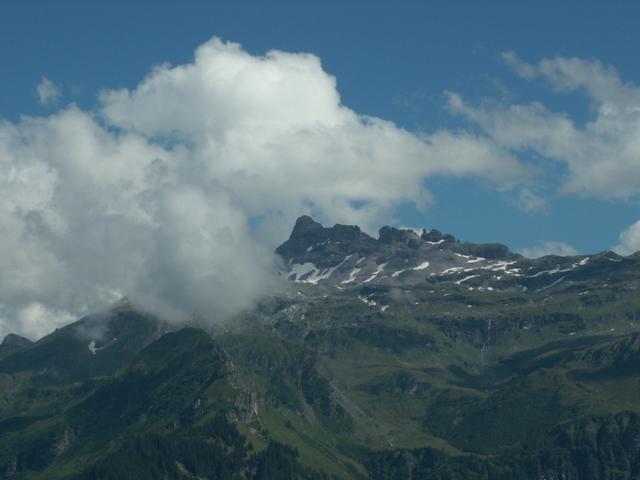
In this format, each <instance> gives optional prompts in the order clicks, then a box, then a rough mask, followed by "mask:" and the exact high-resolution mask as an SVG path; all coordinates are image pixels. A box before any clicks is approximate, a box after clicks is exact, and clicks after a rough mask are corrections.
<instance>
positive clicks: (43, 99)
mask: <svg viewBox="0 0 640 480" xmlns="http://www.w3.org/2000/svg"><path fill="white" fill-rule="evenodd" d="M36 93H37V94H38V100H39V101H40V104H41V105H52V104H54V103H56V101H57V100H58V99H59V98H60V95H62V88H61V87H60V86H58V85H56V84H55V83H53V82H52V81H51V80H49V79H48V78H47V77H45V76H43V77H42V79H41V80H40V83H39V84H38V86H37V87H36Z"/></svg>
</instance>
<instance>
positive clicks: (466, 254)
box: [276, 216, 631, 291]
mask: <svg viewBox="0 0 640 480" xmlns="http://www.w3.org/2000/svg"><path fill="white" fill-rule="evenodd" d="M276 252H277V253H278V254H279V255H280V256H281V257H282V258H283V260H284V261H285V266H284V269H283V272H282V274H283V276H285V277H286V278H287V279H289V280H291V281H293V282H295V283H299V284H309V285H313V286H318V287H323V288H329V289H337V290H348V289H354V288H355V289H360V288H363V287H370V286H374V285H380V286H383V285H384V286H387V287H400V286H403V287H404V286H412V285H418V284H424V283H425V282H427V283H429V284H431V285H435V284H441V283H442V284H451V285H455V286H456V288H458V287H459V288H462V289H466V290H479V291H493V290H523V291H526V290H529V289H544V288H547V287H548V286H550V285H559V284H560V283H562V282H570V281H574V280H575V281H578V280H579V279H580V278H582V277H583V276H584V275H585V274H586V273H585V272H587V271H591V270H593V269H594V268H597V269H599V271H600V270H601V271H602V272H610V271H611V270H612V269H618V268H626V265H627V263H629V262H627V261H624V260H623V258H622V257H618V256H617V255H615V254H613V253H611V252H604V253H601V254H598V255H593V256H575V257H554V256H549V257H543V258H540V259H528V258H524V257H522V256H521V255H518V254H516V253H513V252H511V251H510V250H509V248H508V247H507V246H506V245H503V244H500V243H472V242H461V241H459V240H457V239H456V238H455V237H454V236H453V235H450V234H447V233H443V232H440V231H439V230H436V229H432V230H426V229H425V230H423V231H422V233H421V234H418V233H416V232H415V231H414V230H410V229H399V228H395V227H391V226H385V227H382V228H381V229H380V231H379V236H378V238H377V239H376V238H373V237H371V236H369V235H367V234H366V233H364V232H362V231H361V230H360V228H359V227H357V226H355V225H334V226H333V227H324V226H323V225H321V224H320V223H318V222H316V221H315V220H313V219H312V218H311V217H309V216H304V217H300V218H299V219H298V220H297V221H296V224H295V226H294V229H293V231H292V233H291V236H290V237H289V239H288V240H287V241H286V242H285V243H283V244H282V245H281V246H280V247H278V249H277V250H276ZM629 259H631V257H629Z"/></svg>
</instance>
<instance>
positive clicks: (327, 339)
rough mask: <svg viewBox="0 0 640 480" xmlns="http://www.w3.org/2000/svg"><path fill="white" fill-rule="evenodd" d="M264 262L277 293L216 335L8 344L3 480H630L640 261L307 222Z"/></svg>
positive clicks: (96, 331)
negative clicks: (273, 271)
mask: <svg viewBox="0 0 640 480" xmlns="http://www.w3.org/2000/svg"><path fill="white" fill-rule="evenodd" d="M277 253H278V254H279V255H280V256H281V257H282V259H283V271H282V275H283V277H284V278H286V279H288V280H289V282H288V285H289V287H290V288H288V289H285V290H284V291H282V292H281V293H279V294H274V295H272V296H270V297H268V298H264V299H263V300H262V301H261V302H260V303H259V304H258V305H257V306H256V307H255V308H253V309H252V310H250V311H246V312H243V313H242V314H241V315H239V316H237V317H236V318H234V319H232V320H230V321H229V322H227V323H225V324H224V325H218V326H216V328H215V329H210V328H206V327H205V329H204V330H203V329H202V325H200V326H199V325H191V326H186V327H185V326H177V325H171V324H167V323H164V322H163V321H162V320H161V319H158V318H154V317H153V316H150V315H149V314H147V313H145V312H142V311H139V310H137V309H136V308H135V307H134V306H133V305H132V304H130V303H126V302H125V303H122V304H120V305H117V306H114V307H113V308H111V309H109V310H106V311H104V312H100V313H99V314H95V315H90V316H89V317H85V318H83V319H81V320H79V321H78V322H75V323H73V324H71V325H68V326H67V327H65V328H62V329H59V330H57V331H56V332H53V333H52V334H51V335H48V336H46V337H44V338H42V339H40V340H38V341H37V342H33V343H32V342H30V341H28V340H27V339H23V338H20V337H17V336H13V335H12V336H9V337H7V339H5V340H4V341H3V343H2V345H0V478H12V479H26V478H47V479H60V478H70V479H98V478H100V479H123V478H132V479H133V478H135V479H143V478H149V479H151V478H170V479H174V478H175V479H195V478H202V479H204V478H210V479H214V478H215V479H217V478H237V479H257V478H260V479H262V478H264V479H279V478H282V479H290V478H296V479H297V478H302V479H307V478H308V479H316V478H345V479H364V478H372V479H385V480H386V479H439V480H442V479H532V480H533V479H540V478H546V479H553V480H555V479H558V480H560V479H571V480H573V479H575V480H578V479H593V480H601V479H638V478H640V329H639V327H640V324H639V320H640V296H639V295H638V289H639V287H640V256H639V255H637V254H636V255H632V256H629V257H620V256H617V255H615V254H613V253H612V252H602V253H599V254H594V255H582V256H575V257H557V256H548V257H543V258H540V259H528V258H524V257H522V256H520V255H517V254H515V253H512V252H510V251H509V249H508V248H507V247H506V246H504V245H500V244H473V243H469V242H460V241H458V240H457V239H455V238H454V237H453V236H451V235H448V234H443V233H441V232H438V231H436V230H430V231H426V230H425V231H422V232H421V233H420V234H418V233H416V232H414V231H410V230H399V229H395V228H391V227H384V228H382V229H381V230H380V233H379V235H378V238H373V237H371V236H369V235H367V234H366V233H364V232H362V231H361V230H360V229H359V228H358V227H356V226H345V225H335V226H333V227H329V228H327V227H323V226H322V225H321V224H319V223H317V222H315V221H314V220H313V219H312V218H310V217H301V218H300V219H298V221H297V222H296V224H295V226H294V228H293V231H292V233H291V236H290V238H289V239H288V240H287V241H286V242H285V243H283V244H282V245H281V246H280V247H278V249H277ZM198 327H200V328H198Z"/></svg>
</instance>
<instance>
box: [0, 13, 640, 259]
mask: <svg viewBox="0 0 640 480" xmlns="http://www.w3.org/2000/svg"><path fill="white" fill-rule="evenodd" d="M397 3H398V2H393V3H392V2H370V1H367V2H313V3H312V2H271V3H270V4H269V5H267V4H266V3H258V2H226V4H222V2H161V1H156V2H135V3H134V2H85V1H82V2H80V1H78V2H72V1H66V2H44V1H42V2H3V4H2V6H0V58H2V64H3V69H2V70H3V74H2V89H0V116H1V117H3V118H5V119H7V120H8V121H10V122H17V121H18V119H19V117H20V115H22V114H26V115H31V116H47V115H51V114H54V113H55V112H56V111H57V110H58V109H60V108H64V107H65V106H66V105H68V104H69V103H72V102H73V103H76V104H77V105H78V106H79V107H81V108H82V109H84V110H88V111H91V110H93V109H97V108H99V101H98V92H99V91H101V90H102V89H117V88H128V89H133V88H135V86H136V85H137V84H138V83H139V82H140V81H141V80H142V79H143V78H144V77H145V75H147V74H148V73H149V71H150V68H151V67H152V66H153V65H156V64H160V63H163V62H169V63H170V64H173V65H179V64H184V63H187V62H191V61H192V59H193V52H194V49H195V48H196V47H197V46H198V45H200V44H202V43H203V42H206V41H207V40H209V39H210V38H211V37H214V36H216V37H219V38H221V39H222V40H225V41H233V42H238V43H240V44H241V45H242V46H243V48H244V49H245V50H246V51H247V52H249V53H251V54H255V55H262V54H264V53H265V52H266V51H268V50H271V49H279V50H283V51H285V52H309V53H312V54H314V55H316V56H317V57H319V58H320V60H321V61H322V67H323V69H324V70H325V71H326V72H327V73H329V74H331V75H333V76H335V77H336V79H337V90H338V91H339V93H340V96H341V101H342V104H344V105H345V106H347V107H349V108H350V109H352V110H353V111H355V112H357V113H358V114H360V115H371V116H375V117H379V118H381V119H384V120H388V121H392V122H394V123H395V124H397V125H398V126H399V127H402V128H404V129H407V130H408V131H410V132H413V133H417V134H421V133H426V134H429V133H432V132H434V131H438V130H440V129H447V130H450V131H460V130H464V131H471V132H477V133H478V134H479V135H484V134H486V132H483V130H482V129H481V128H479V127H478V125H477V124H475V123H474V122H471V121H469V119H468V118H465V116H464V115H462V116H461V115H453V114H452V113H451V111H450V109H449V108H448V105H447V98H446V96H445V94H444V92H445V91H453V92H456V93H457V94H459V95H461V97H462V98H463V99H464V101H465V102H467V103H468V104H469V105H472V106H474V107H477V106H478V105H481V104H482V102H483V101H485V100H486V99H487V98H490V99H493V100H494V101H498V102H502V103H504V104H507V105H511V104H525V105H526V104H529V103H530V102H533V101H537V102H541V104H543V105H544V106H545V108H546V109H548V110H549V111H552V112H555V113H558V114H564V115H566V116H567V117H568V118H570V119H571V120H572V122H574V124H575V125H576V126H583V125H585V124H586V123H587V122H589V121H591V120H593V119H594V116H595V113H594V106H593V103H592V102H590V100H589V98H588V96H587V95H586V94H585V92H584V91H582V90H580V89H577V90H576V91H571V92H568V93H567V92H558V91H557V90H554V88H550V87H549V84H548V82H546V81H545V80H544V79H543V78H535V79H533V80H531V79H527V78H523V77H522V76H519V75H517V74H516V72H514V68H511V67H509V65H507V64H506V63H505V61H504V58H503V56H502V54H503V53H504V52H510V51H513V52H515V53H516V54H517V56H518V58H519V59H520V60H521V61H522V62H527V63H529V64H533V65H535V64H537V63H538V62H539V61H541V60H542V59H545V58H556V57H564V58H570V57H576V58H579V59H583V60H585V61H591V60H598V61H600V62H602V64H604V65H610V66H611V67H613V68H615V69H616V71H617V72H618V75H619V77H620V78H621V80H622V82H624V83H625V84H633V85H640V63H638V61H637V48H636V47H637V45H640V28H638V27H639V26H640V25H639V22H640V21H639V20H638V19H639V18H640V7H639V6H638V4H637V3H635V2H616V4H615V8H614V7H612V6H611V3H610V2H562V5H559V4H558V2H528V3H527V4H525V3H524V2H404V3H403V4H402V5H397ZM42 76H46V78H48V79H49V80H50V81H51V82H53V84H54V85H55V86H56V87H57V88H59V89H60V92H61V94H60V96H59V97H58V98H56V99H55V100H54V101H51V102H50V103H49V104H47V105H42V104H41V102H39V99H38V95H37V93H36V86H37V85H38V84H39V83H40V82H41V79H42ZM518 157H519V158H521V159H522V161H523V162H527V163H529V164H531V165H534V166H536V167H538V168H540V170H541V171H540V172H539V173H538V174H537V176H536V177H535V178H534V179H533V180H531V181H530V183H528V184H527V186H526V188H527V191H531V192H533V193H534V194H535V195H536V198H538V197H539V198H543V199H544V201H545V205H544V206H543V207H540V208H538V209H537V210H535V211H525V210H523V208H522V205H519V202H520V200H519V199H520V198H521V195H522V193H521V192H522V189H521V188H520V187H514V188H511V187H509V188H507V187H505V186H504V185H500V186H496V185H495V184H494V183H492V182H491V181H490V180H488V179H487V178H478V177H477V176H475V175H469V176H447V175H443V176H440V175H432V176H429V177H428V178H425V180H424V184H425V187H426V188H427V189H428V190H429V191H430V192H431V193H432V196H433V201H432V203H431V204H430V205H429V206H428V207H427V208H426V209H423V210H422V211H420V210H419V209H417V208H416V207H415V206H414V205H413V202H411V201H400V202H399V203H398V205H399V207H398V208H397V209H396V210H395V212H394V214H393V218H394V219H395V221H396V223H397V224H398V225H407V226H427V227H435V228H438V229H440V230H444V231H448V232H452V233H454V234H455V235H456V236H458V237H460V238H463V239H468V240H472V241H501V242H504V243H506V244H508V245H510V246H511V247H512V248H514V249H516V250H520V249H523V248H527V247H534V246H538V245H541V244H543V243H544V242H551V241H554V242H565V243H567V244H569V245H571V246H573V247H574V248H575V249H576V250H577V251H578V252H581V253H589V252H595V251H600V250H604V249H609V248H612V247H613V246H614V245H616V244H618V243H619V239H618V236H619V234H620V232H622V231H623V230H624V229H626V228H628V227H629V226H630V225H632V224H633V223H634V222H636V221H638V220H639V219H640V212H639V211H638V210H639V209H638V206H639V202H638V192H637V191H636V192H631V194H630V195H628V196H627V197H626V198H615V197H608V196H607V195H604V196H603V195H595V194H593V193H591V192H588V191H582V192H578V193H563V192H561V191H560V187H561V184H562V181H561V180H560V179H561V178H562V177H563V175H566V165H565V164H563V163H562V162H557V161H554V160H553V158H552V159H547V158H544V157H543V156H542V155H540V153H539V152H535V151H529V150H528V149H526V148H525V149H523V150H521V151H519V152H518ZM636 161H637V162H639V163H640V157H638V158H637V159H636ZM630 171H631V172H633V169H631V170H630ZM636 171H637V170H636ZM637 181H638V184H639V185H640V178H638V180H637ZM638 191H640V188H639V189H638Z"/></svg>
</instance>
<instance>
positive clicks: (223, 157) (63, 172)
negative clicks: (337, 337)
mask: <svg viewBox="0 0 640 480" xmlns="http://www.w3.org/2000/svg"><path fill="white" fill-rule="evenodd" d="M505 152H506V151H505V150H504V149H502V148H500V147H499V146H498V145H496V143H495V142H494V141H492V140H491V139H490V138H487V137H485V136H483V137H480V136H477V135H473V134H470V133H464V132H460V133H454V132H449V131H439V132H434V133H432V134H429V135H416V134H412V133H410V132H407V131H405V130H402V129H400V128H398V127H397V126H395V125H394V124H393V123H391V122H388V121H384V120H382V119H379V118H372V117H365V116H362V115H358V114H357V113H356V112H354V111H353V110H350V109H349V108H348V107H346V106H344V105H342V103H341V101H340V96H339V93H338V90H337V86H336V79H335V78H334V77H332V76H331V75H329V74H328V73H327V72H325V71H324V70H323V69H322V66H321V63H320V61H319V59H318V58H317V57H315V56H313V55H309V54H293V53H285V52H278V51H272V52H269V53H267V54H266V55H264V56H256V55H252V54H249V53H248V52H246V51H245V50H243V49H242V48H241V47H240V46H239V45H237V44H233V43H224V42H222V41H220V40H218V39H212V40H211V41H209V42H207V43H205V44H203V45H202V46H200V47H199V48H198V49H197V50H196V52H195V56H194V60H193V62H191V63H189V64H185V65H179V66H170V65H161V66H158V67H156V68H154V69H153V70H152V71H151V72H150V73H149V74H148V76H147V77H146V78H145V79H143V80H142V81H141V82H140V84H139V85H137V86H136V87H135V88H133V89H132V90H126V89H125V90H105V91H103V92H101V93H100V108H99V109H98V110H97V111H84V110H82V109H80V108H78V107H76V106H74V105H70V106H67V107H65V108H63V109H62V110H60V111H58V112H56V113H54V114H52V115H50V116H48V117H42V118H23V119H22V120H20V121H19V122H17V123H12V122H7V121H4V122H2V123H0V231H2V232H3V235H2V238H0V335H1V334H4V333H7V332H8V331H16V332H18V333H21V334H25V335H28V336H30V337H38V336H40V335H42V334H45V333H47V332H48V331H50V330H51V329H52V328H53V327H55V326H57V325H60V324H62V323H65V322H68V321H69V320H70V319H71V318H73V317H74V316H76V315H80V314H82V313H84V312H87V311H90V310H93V309H96V308H99V307H101V306H103V305H105V304H108V303H109V302H112V301H114V300H116V299H118V298H120V297H121V296H124V295H127V296H129V297H130V298H131V299H133V300H134V301H135V302H136V303H138V304H141V305H142V306H144V307H146V308H148V309H150V310H152V311H154V312H156V313H159V314H161V315H163V316H166V317H168V318H172V319H176V320H180V319H184V318H186V317H190V316H199V317H202V318H205V319H209V320H211V321H216V320H218V319H222V318H226V317H228V316H230V315H232V314H234V313H236V312H238V311H240V310H241V309H243V308H245V307H247V306H248V305H250V304H251V302H252V301H254V300H255V299H256V298H258V297H259V296H260V295H262V294H263V293H264V292H265V291H267V290H268V289H270V288H272V287H273V286H274V284H275V283H274V275H273V271H274V270H275V269H274V263H275V259H274V258H273V255H272V253H271V252H272V248H273V246H274V245H275V244H276V243H277V242H279V241H282V240H283V239H284V238H285V237H286V235H287V233H288V230H289V228H290V227H291V224H292V222H293V220H294V218H295V217H296V216H297V215H299V214H302V213H313V214H315V215H317V216H319V217H320V218H322V219H324V220H325V221H329V222H334V221H335V222H338V221H339V222H347V223H359V224H362V225H364V226H365V227H366V226H369V227H370V226H372V225H375V224H379V223H380V222H383V221H386V220H388V219H389V218H390V216H392V215H393V211H394V208H395V207H396V206H397V205H398V204H400V203H401V202H407V201H409V202H413V203H415V204H417V205H418V206H419V207H424V206H426V205H427V204H428V202H429V199H430V195H429V192H428V191H426V190H425V188H424V181H425V179H427V178H428V177H429V176H431V175H435V174H439V175H456V176H479V177H485V178H487V179H489V180H490V181H492V182H495V183H496V185H498V186H500V187H504V186H509V185H513V184H514V183H516V182H517V181H518V180H519V179H521V178H523V177H524V176H526V175H527V174H528V170H527V169H526V168H525V167H524V166H523V165H522V164H521V163H520V162H519V161H518V160H517V159H515V158H514V157H513V156H512V155H511V154H510V153H505Z"/></svg>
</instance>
